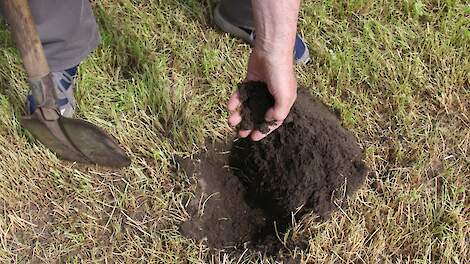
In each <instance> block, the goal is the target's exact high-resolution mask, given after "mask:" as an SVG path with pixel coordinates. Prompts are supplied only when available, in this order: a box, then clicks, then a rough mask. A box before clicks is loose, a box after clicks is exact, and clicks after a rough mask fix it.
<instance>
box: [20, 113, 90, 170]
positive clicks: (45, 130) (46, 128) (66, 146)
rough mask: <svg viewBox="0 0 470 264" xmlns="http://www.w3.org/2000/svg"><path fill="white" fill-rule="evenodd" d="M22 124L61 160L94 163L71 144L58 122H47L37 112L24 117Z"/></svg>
mask: <svg viewBox="0 0 470 264" xmlns="http://www.w3.org/2000/svg"><path fill="white" fill-rule="evenodd" d="M21 124H22V125H23V127H24V128H26V129H27V130H28V131H29V132H30V133H31V134H32V135H33V136H34V137H35V138H36V139H37V140H39V142H41V143H42V144H43V145H44V146H46V147H47V148H49V149H50V150H52V151H53V152H54V153H55V154H56V155H57V156H58V157H59V158H60V159H63V160H69V161H76V162H80V163H92V162H91V161H90V160H89V159H88V158H87V157H85V156H84V155H83V154H82V153H80V152H79V151H78V150H77V149H75V147H74V146H73V145H72V144H71V143H70V142H69V140H68V139H67V136H66V135H65V134H64V133H63V132H62V129H61V128H60V125H59V123H58V122H57V121H46V120H44V119H43V118H42V117H41V114H39V113H38V112H35V113H34V114H32V115H31V116H23V117H22V118H21Z"/></svg>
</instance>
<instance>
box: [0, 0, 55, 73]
mask: <svg viewBox="0 0 470 264" xmlns="http://www.w3.org/2000/svg"><path fill="white" fill-rule="evenodd" d="M0 9H2V10H3V16H4V17H5V19H6V21H7V23H8V24H9V25H10V30H11V32H12V35H13V38H14V39H15V42H16V46H17V48H18V50H19V51H20V54H21V58H22V59H23V65H24V67H25V69H26V72H27V73H28V77H29V78H30V80H39V79H41V78H42V77H44V76H46V75H47V74H49V71H50V70H49V65H48V64H47V60H46V56H45V54H44V50H43V48H42V44H41V40H40V39H39V35H38V32H37V30H36V26H35V24H34V21H33V17H32V15H31V10H30V8H29V4H28V0H0Z"/></svg>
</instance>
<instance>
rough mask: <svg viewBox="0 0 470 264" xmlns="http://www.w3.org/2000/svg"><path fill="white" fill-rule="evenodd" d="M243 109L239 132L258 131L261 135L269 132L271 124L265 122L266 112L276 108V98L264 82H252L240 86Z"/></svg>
mask: <svg viewBox="0 0 470 264" xmlns="http://www.w3.org/2000/svg"><path fill="white" fill-rule="evenodd" d="M238 93H239V95H240V101H241V102H242V107H241V109H240V112H241V116H242V121H241V122H240V124H239V125H238V129H239V130H251V129H258V130H259V131H260V132H261V133H264V134H266V133H268V132H269V124H268V123H267V122H266V121H265V118H264V117H265V114H266V111H267V110H268V109H269V108H271V107H273V106H274V97H273V96H272V95H271V93H270V92H269V90H268V86H267V85H266V83H264V82H259V81H250V82H244V83H241V84H240V85H239V86H238Z"/></svg>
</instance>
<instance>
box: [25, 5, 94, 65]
mask: <svg viewBox="0 0 470 264" xmlns="http://www.w3.org/2000/svg"><path fill="white" fill-rule="evenodd" d="M29 4H30V7H31V12H32V15H33V19H34V22H35V23H36V27H37V29H38V33H39V37H40V39H41V42H42V44H43V47H44V51H45V53H46V58H47V61H48V63H49V67H50V68H51V71H53V72H55V71H63V70H65V69H69V68H71V67H74V66H76V65H78V64H79V63H80V62H81V61H82V60H83V59H84V58H85V57H86V56H87V55H88V54H90V52H91V51H92V50H93V49H94V48H95V47H96V46H97V45H98V44H99V41H100V36H99V32H98V27H97V25H96V21H95V17H94V15H93V12H92V10H91V6H90V2H89V1H88V0H30V1H29Z"/></svg>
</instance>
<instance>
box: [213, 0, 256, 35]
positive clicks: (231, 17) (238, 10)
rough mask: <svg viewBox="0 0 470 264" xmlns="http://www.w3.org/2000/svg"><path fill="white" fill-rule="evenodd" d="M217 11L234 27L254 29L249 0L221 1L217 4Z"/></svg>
mask: <svg viewBox="0 0 470 264" xmlns="http://www.w3.org/2000/svg"><path fill="white" fill-rule="evenodd" d="M219 11H220V14H221V15H222V16H223V17H224V18H226V19H227V20H228V21H229V22H230V23H232V24H234V25H237V26H239V27H244V28H248V29H253V28H254V27H255V25H254V22H253V10H252V8H251V0H222V1H220V4H219Z"/></svg>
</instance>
